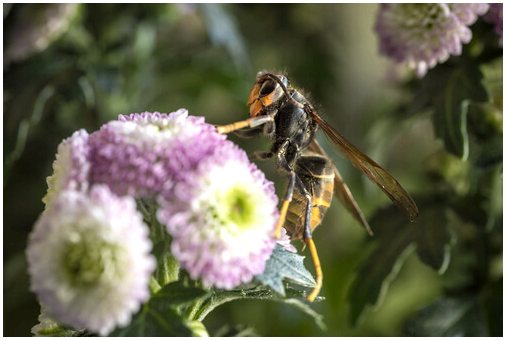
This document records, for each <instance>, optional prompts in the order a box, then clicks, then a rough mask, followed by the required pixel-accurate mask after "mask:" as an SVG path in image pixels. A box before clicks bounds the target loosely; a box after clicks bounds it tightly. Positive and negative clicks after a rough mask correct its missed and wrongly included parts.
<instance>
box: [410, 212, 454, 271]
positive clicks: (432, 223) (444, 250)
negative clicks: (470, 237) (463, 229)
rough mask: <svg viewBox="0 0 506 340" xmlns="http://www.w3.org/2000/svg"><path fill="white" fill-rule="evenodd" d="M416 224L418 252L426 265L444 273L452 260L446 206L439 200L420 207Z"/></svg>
mask: <svg viewBox="0 0 506 340" xmlns="http://www.w3.org/2000/svg"><path fill="white" fill-rule="evenodd" d="M420 208H421V210H420V211H421V213H420V216H419V217H418V220H417V222H416V226H415V233H416V234H415V237H416V252H417V254H418V258H419V259H420V260H421V261H422V262H423V263H425V264H426V265H428V266H430V267H432V268H433V269H434V270H437V271H438V272H439V273H440V274H442V273H444V272H445V271H446V269H447V268H448V264H449V262H450V241H451V238H452V236H451V234H450V232H449V230H448V223H449V222H448V218H447V214H446V208H445V206H444V205H443V204H442V203H441V204H440V203H439V202H435V204H433V205H430V206H429V205H423V206H421V207H420Z"/></svg>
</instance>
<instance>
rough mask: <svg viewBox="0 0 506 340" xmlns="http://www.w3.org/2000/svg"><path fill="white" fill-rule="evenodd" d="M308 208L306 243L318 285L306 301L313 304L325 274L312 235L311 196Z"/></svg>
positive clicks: (305, 223)
mask: <svg viewBox="0 0 506 340" xmlns="http://www.w3.org/2000/svg"><path fill="white" fill-rule="evenodd" d="M307 199H308V200H307V206H306V220H305V222H304V243H305V244H307V245H308V246H309V251H310V253H311V257H312V259H313V264H314V269H315V274H316V285H315V286H314V287H313V290H312V291H311V293H309V295H308V296H307V297H306V300H307V301H309V302H313V301H314V300H315V299H316V297H317V296H318V294H319V293H320V290H321V288H322V283H323V272H322V267H321V265H320V258H319V257H318V252H317V251H316V246H315V244H314V241H313V237H312V235H311V208H312V204H311V196H309V195H307Z"/></svg>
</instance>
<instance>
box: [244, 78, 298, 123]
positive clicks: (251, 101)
mask: <svg viewBox="0 0 506 340" xmlns="http://www.w3.org/2000/svg"><path fill="white" fill-rule="evenodd" d="M287 86H288V78H286V77H285V76H284V75H282V74H273V73H268V72H258V74H257V79H256V81H255V84H254V85H253V88H252V89H251V91H250V93H249V97H248V106H249V114H250V116H251V117H256V116H260V115H264V114H267V113H268V112H269V109H270V108H273V107H276V104H278V103H279V102H280V100H281V99H282V98H283V96H284V95H285V90H286V87H287ZM283 87H284V89H283Z"/></svg>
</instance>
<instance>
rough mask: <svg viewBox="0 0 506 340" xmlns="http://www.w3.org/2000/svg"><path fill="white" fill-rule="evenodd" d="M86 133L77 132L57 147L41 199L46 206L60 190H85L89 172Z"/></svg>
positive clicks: (82, 131)
mask: <svg viewBox="0 0 506 340" xmlns="http://www.w3.org/2000/svg"><path fill="white" fill-rule="evenodd" d="M88 137H89V136H88V133H87V132H86V131H85V130H78V131H76V132H74V133H73V134H72V136H71V137H69V138H67V139H64V140H63V141H62V142H61V143H60V145H58V151H57V153H56V159H55V161H54V162H53V174H52V175H51V176H49V177H48V178H47V179H46V181H47V187H48V189H47V193H46V195H45V196H44V197H43V198H42V202H44V203H45V204H46V206H49V205H51V203H52V201H53V200H54V198H55V196H57V195H58V193H60V192H61V191H62V190H65V189H70V190H86V189H87V188H88V176H89V172H90V164H89V161H88V157H89V146H88Z"/></svg>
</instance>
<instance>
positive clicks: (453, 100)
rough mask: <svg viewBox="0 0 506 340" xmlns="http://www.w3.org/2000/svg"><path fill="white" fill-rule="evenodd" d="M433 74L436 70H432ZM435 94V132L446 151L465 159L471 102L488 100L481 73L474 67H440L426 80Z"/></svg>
mask: <svg viewBox="0 0 506 340" xmlns="http://www.w3.org/2000/svg"><path fill="white" fill-rule="evenodd" d="M435 71H436V70H435ZM426 81H427V84H426V86H428V87H429V89H430V91H431V92H432V93H433V94H434V98H435V99H434V103H433V104H434V118H433V119H434V129H435V132H436V136H437V137H439V138H441V139H442V140H443V142H444V144H445V147H446V149H447V150H448V152H450V153H452V154H454V155H456V156H458V157H460V158H461V159H463V160H466V159H467V157H468V155H469V136H468V131H467V112H468V108H469V104H470V103H471V102H472V101H475V102H484V101H487V99H488V95H487V91H486V90H485V87H484V86H483V84H482V74H481V72H480V70H479V69H478V68H477V66H476V65H474V64H464V63H462V64H460V65H457V66H456V67H439V68H438V69H437V72H433V73H431V74H430V75H429V76H428V77H427V80H426Z"/></svg>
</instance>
